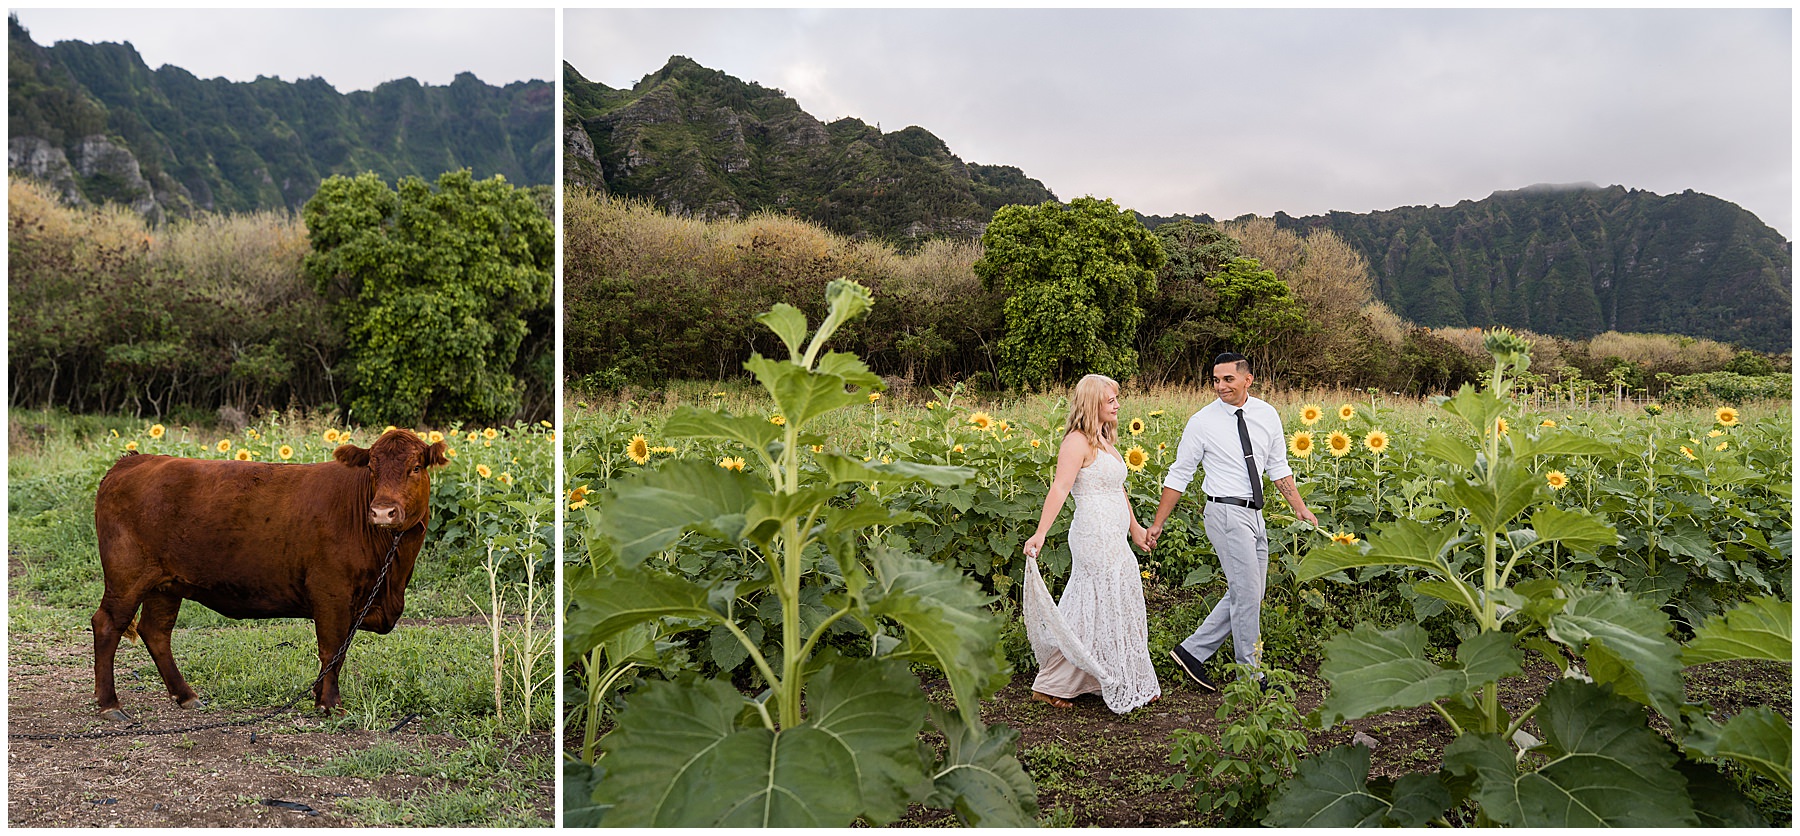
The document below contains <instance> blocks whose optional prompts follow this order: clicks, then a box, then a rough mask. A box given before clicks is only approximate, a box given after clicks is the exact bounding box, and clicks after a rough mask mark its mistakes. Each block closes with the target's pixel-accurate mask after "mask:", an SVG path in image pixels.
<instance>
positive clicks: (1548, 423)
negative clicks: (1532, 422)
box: [1538, 418, 1556, 427]
mask: <svg viewBox="0 0 1800 836" xmlns="http://www.w3.org/2000/svg"><path fill="white" fill-rule="evenodd" d="M1538 426H1540V427H1555V426H1556V422H1555V421H1552V420H1550V419H1548V418H1545V419H1544V420H1543V421H1540V422H1539V423H1538Z"/></svg>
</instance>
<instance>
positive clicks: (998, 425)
mask: <svg viewBox="0 0 1800 836" xmlns="http://www.w3.org/2000/svg"><path fill="white" fill-rule="evenodd" d="M994 429H996V430H999V431H1001V432H1006V431H1007V430H1010V429H1012V425H1011V424H1008V423H1006V422H1005V421H995V422H994Z"/></svg>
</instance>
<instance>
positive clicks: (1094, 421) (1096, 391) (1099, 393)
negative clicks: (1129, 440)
mask: <svg viewBox="0 0 1800 836" xmlns="http://www.w3.org/2000/svg"><path fill="white" fill-rule="evenodd" d="M1108 391H1112V392H1117V391H1119V383H1118V381H1116V380H1113V379H1112V378H1110V377H1107V376H1106V375H1103V374H1090V375H1087V376H1086V377H1083V378H1082V379H1081V380H1080V381H1078V382H1076V384H1075V390H1074V391H1073V392H1071V393H1069V420H1068V422H1067V423H1066V424H1064V426H1063V434H1064V435H1067V434H1069V433H1081V434H1082V435H1084V436H1087V440H1088V445H1089V446H1091V447H1093V448H1094V449H1096V450H1098V449H1100V447H1101V444H1100V442H1101V440H1102V439H1104V440H1105V441H1106V442H1107V443H1108V444H1111V443H1113V442H1115V441H1117V440H1118V437H1119V422H1117V421H1114V422H1113V423H1111V424H1108V423H1106V421H1105V420H1103V419H1102V418H1101V417H1100V405H1101V404H1102V403H1105V402H1106V393H1107V392H1108Z"/></svg>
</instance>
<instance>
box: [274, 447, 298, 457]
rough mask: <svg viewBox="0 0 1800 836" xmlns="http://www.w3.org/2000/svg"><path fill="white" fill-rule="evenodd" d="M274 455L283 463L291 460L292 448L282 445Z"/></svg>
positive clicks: (292, 455)
mask: <svg viewBox="0 0 1800 836" xmlns="http://www.w3.org/2000/svg"><path fill="white" fill-rule="evenodd" d="M275 455H277V456H280V457H281V458H282V460H283V461H285V460H287V459H291V458H293V457H294V448H292V447H289V446H287V445H286V444H283V445H281V449H279V450H276V451H275Z"/></svg>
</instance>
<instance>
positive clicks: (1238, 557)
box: [1181, 502, 1269, 665]
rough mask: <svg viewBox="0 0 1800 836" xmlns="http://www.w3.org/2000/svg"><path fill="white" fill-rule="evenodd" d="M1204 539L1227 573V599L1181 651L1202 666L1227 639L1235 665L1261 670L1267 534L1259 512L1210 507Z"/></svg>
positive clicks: (1267, 560)
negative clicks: (1209, 544) (1255, 666)
mask: <svg viewBox="0 0 1800 836" xmlns="http://www.w3.org/2000/svg"><path fill="white" fill-rule="evenodd" d="M1206 538H1207V539H1208V540H1211V541H1212V544H1213V550H1214V551H1217V552H1218V553H1219V565H1220V567H1221V568H1223V569H1224V570H1225V597H1223V598H1220V599H1219V603H1218V604H1217V605H1215V606H1214V607H1213V609H1212V612H1210V613H1207V615H1206V620H1205V621H1202V622H1200V629H1198V630H1195V631H1194V634H1193V635H1191V636H1188V637H1187V639H1186V640H1184V641H1182V643H1181V647H1182V649H1183V650H1186V651H1187V652H1188V653H1191V654H1193V656H1194V658H1195V659H1199V660H1200V661H1202V662H1204V661H1206V660H1207V658H1209V657H1211V656H1212V655H1213V653H1214V652H1215V651H1217V650H1218V649H1219V646H1220V645H1222V644H1224V643H1225V637H1226V636H1230V637H1231V645H1232V650H1233V652H1234V655H1236V656H1237V661H1238V662H1239V663H1241V664H1245V665H1261V664H1262V651H1261V649H1260V648H1259V647H1258V645H1259V644H1260V643H1261V641H1262V599H1263V589H1264V588H1265V587H1267V586H1268V583H1269V531H1268V529H1267V528H1266V527H1264V525H1263V515H1262V512H1261V511H1256V510H1252V509H1250V508H1240V507H1238V506H1236V505H1222V504H1220V503H1217V502H1208V503H1206Z"/></svg>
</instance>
